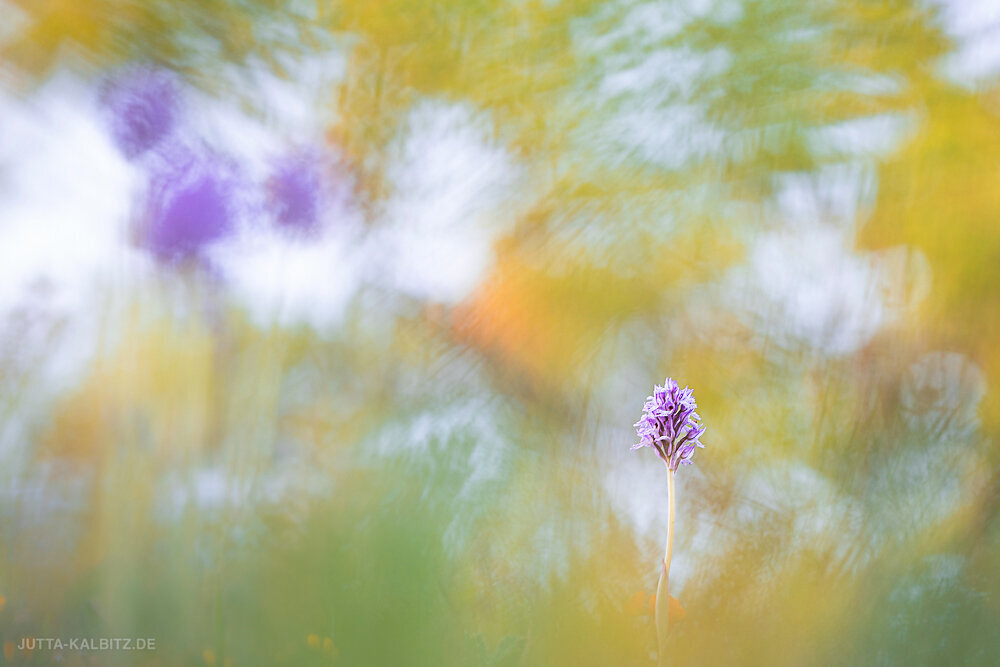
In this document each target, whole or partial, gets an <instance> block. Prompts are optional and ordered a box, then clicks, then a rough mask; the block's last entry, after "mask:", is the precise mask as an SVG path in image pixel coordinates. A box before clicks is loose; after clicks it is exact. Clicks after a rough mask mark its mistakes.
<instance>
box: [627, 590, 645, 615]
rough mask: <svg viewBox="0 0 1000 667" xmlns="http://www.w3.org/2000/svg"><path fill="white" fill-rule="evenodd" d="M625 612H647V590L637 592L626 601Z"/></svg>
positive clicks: (633, 613) (630, 613) (635, 613)
mask: <svg viewBox="0 0 1000 667" xmlns="http://www.w3.org/2000/svg"><path fill="white" fill-rule="evenodd" d="M625 613H626V614H628V615H629V616H641V615H643V614H645V613H646V593H645V591H636V592H635V595H633V596H632V597H631V599H629V601H628V602H626V603H625Z"/></svg>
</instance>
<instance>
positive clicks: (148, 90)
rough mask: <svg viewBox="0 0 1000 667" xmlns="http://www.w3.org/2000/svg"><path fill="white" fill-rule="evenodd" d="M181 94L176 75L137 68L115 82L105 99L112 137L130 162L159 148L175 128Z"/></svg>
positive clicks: (109, 85) (147, 68)
mask: <svg viewBox="0 0 1000 667" xmlns="http://www.w3.org/2000/svg"><path fill="white" fill-rule="evenodd" d="M177 98H178V93H177V86H176V81H175V76H174V74H173V73H171V72H169V71H166V70H159V69H155V68H153V67H150V66H136V67H133V68H131V69H128V70H126V71H125V72H123V73H122V74H121V75H119V76H118V77H116V78H115V79H114V80H112V81H111V82H110V83H109V84H108V85H107V87H106V88H105V89H104V91H103V94H102V99H103V102H104V104H105V107H106V108H107V110H108V111H109V113H110V119H109V120H110V123H111V136H112V138H113V139H114V142H115V145H117V146H118V148H119V150H121V152H122V153H123V154H124V155H125V157H126V158H128V159H130V160H131V159H133V158H136V157H138V156H140V155H142V154H143V153H145V152H146V151H148V150H149V149H151V148H153V147H154V146H156V145H157V144H158V143H159V142H160V141H161V140H162V139H163V138H164V137H166V136H167V135H168V134H170V132H171V131H172V130H173V128H174V124H175V122H176V120H177V114H178V99H177Z"/></svg>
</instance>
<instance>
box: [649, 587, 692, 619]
mask: <svg viewBox="0 0 1000 667" xmlns="http://www.w3.org/2000/svg"><path fill="white" fill-rule="evenodd" d="M649 613H650V614H655V613H656V594H655V593H654V594H652V595H650V596H649ZM686 617H687V611H686V610H685V609H684V607H682V606H681V603H680V601H679V600H678V599H677V598H675V597H674V596H673V595H671V596H670V604H669V605H667V621H668V622H669V623H678V622H680V621H683V620H684V619H685V618H686Z"/></svg>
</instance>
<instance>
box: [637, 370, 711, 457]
mask: <svg viewBox="0 0 1000 667" xmlns="http://www.w3.org/2000/svg"><path fill="white" fill-rule="evenodd" d="M697 408H698V404H697V403H696V402H695V400H694V392H693V391H692V390H691V389H689V388H687V387H685V388H684V389H681V388H680V387H679V386H678V385H677V383H676V382H675V381H674V380H673V378H667V379H666V380H665V381H664V383H663V386H662V387H661V386H660V385H655V386H654V387H653V395H652V396H649V397H647V398H646V403H645V405H644V406H643V408H642V419H640V420H639V421H637V422H636V423H635V432H636V435H638V436H639V442H638V443H637V444H635V445H633V447H632V449H639V448H640V447H652V448H653V449H655V450H656V454H657V455H658V456H659V457H660V458H661V459H663V461H664V463H666V464H667V466H668V467H669V468H670V470H671V471H673V472H676V471H677V468H678V467H679V466H680V465H681V464H682V463H683V464H685V465H690V463H691V457H692V456H694V450H695V449H696V448H698V447H704V446H705V445H703V444H702V443H701V442H700V440H699V438H701V436H702V434H703V433H704V432H705V427H704V426H702V425H701V424H699V423H698V422H699V421H700V420H701V417H699V416H698V413H697V412H695V410H696V409H697Z"/></svg>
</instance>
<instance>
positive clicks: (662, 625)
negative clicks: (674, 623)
mask: <svg viewBox="0 0 1000 667" xmlns="http://www.w3.org/2000/svg"><path fill="white" fill-rule="evenodd" d="M673 551H674V472H673V471H672V470H671V469H670V466H667V546H666V549H665V553H664V555H663V563H662V567H661V568H660V581H659V582H658V583H657V585H656V638H657V643H658V644H659V647H660V660H659V662H660V664H661V665H662V664H664V660H665V658H666V654H667V632H668V631H669V630H670V617H669V609H670V593H669V592H668V588H669V586H668V584H669V580H670V558H671V557H672V556H673Z"/></svg>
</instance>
